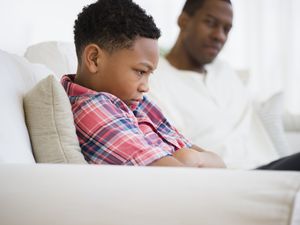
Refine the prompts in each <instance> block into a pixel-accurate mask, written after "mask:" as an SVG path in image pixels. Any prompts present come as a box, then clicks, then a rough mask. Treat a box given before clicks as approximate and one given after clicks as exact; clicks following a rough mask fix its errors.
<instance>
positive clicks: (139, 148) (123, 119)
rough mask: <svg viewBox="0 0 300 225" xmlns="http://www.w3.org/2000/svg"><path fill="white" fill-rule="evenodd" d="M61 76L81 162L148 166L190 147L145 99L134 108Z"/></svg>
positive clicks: (69, 77)
mask: <svg viewBox="0 0 300 225" xmlns="http://www.w3.org/2000/svg"><path fill="white" fill-rule="evenodd" d="M74 77H75V75H65V76H63V77H62V80H61V82H62V84H63V86H64V88H65V90H66V92H67V94H68V96H69V99H70V102H71V105H72V111H73V115H74V121H75V125H76V132H77V136H78V139H79V143H80V147H81V150H82V153H83V154H84V156H85V159H86V160H87V161H88V162H89V163H95V164H115V165H141V166H145V165H149V164H151V163H152V162H154V161H155V160H157V159H160V158H162V157H165V156H168V155H172V153H173V152H174V151H176V150H178V149H180V148H184V147H191V144H190V143H189V142H188V141H187V140H186V139H185V138H184V137H183V136H182V135H181V134H180V133H178V131H177V130H176V129H175V128H174V127H172V126H171V125H170V124H169V122H168V121H167V120H166V118H165V117H164V116H163V114H162V113H161V112H160V110H159V109H158V108H157V107H156V106H155V105H153V104H152V103H151V102H150V101H149V100H148V99H147V98H146V97H144V98H143V100H142V101H141V102H140V103H139V105H138V106H137V107H136V108H135V109H134V110H132V109H130V108H129V107H128V106H127V105H126V104H125V103H124V102H123V101H121V100H120V99H119V98H117V97H115V96H114V95H111V94H109V93H105V92H96V91H93V90H90V89H88V88H85V87H82V86H80V85H78V84H75V83H73V80H74Z"/></svg>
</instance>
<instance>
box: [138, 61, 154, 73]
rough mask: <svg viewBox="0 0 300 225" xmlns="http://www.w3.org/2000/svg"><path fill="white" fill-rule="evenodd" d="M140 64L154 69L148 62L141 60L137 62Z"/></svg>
mask: <svg viewBox="0 0 300 225" xmlns="http://www.w3.org/2000/svg"><path fill="white" fill-rule="evenodd" d="M139 64H140V65H143V66H145V67H147V68H148V69H149V70H151V71H152V70H154V68H153V67H152V66H151V65H150V64H148V63H146V62H141V63H139Z"/></svg>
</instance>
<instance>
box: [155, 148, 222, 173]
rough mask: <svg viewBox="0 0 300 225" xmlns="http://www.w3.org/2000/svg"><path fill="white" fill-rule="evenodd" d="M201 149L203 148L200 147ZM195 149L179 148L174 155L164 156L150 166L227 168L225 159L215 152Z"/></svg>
mask: <svg viewBox="0 0 300 225" xmlns="http://www.w3.org/2000/svg"><path fill="white" fill-rule="evenodd" d="M200 149H201V148H200ZM201 150H202V151H196V150H194V149H191V148H190V149H186V148H183V149H179V150H177V151H175V152H174V153H173V155H172V156H167V157H163V158H161V159H158V160H156V161H155V162H153V163H151V164H150V165H149V166H185V167H200V168H225V167H226V165H225V163H224V162H223V160H222V159H221V158H220V157H219V156H218V155H216V154H215V153H212V152H208V151H204V150H203V149H201Z"/></svg>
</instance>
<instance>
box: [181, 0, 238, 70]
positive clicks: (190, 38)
mask: <svg viewBox="0 0 300 225" xmlns="http://www.w3.org/2000/svg"><path fill="white" fill-rule="evenodd" d="M232 14H233V13H232V8H231V5H230V4H229V3H227V2H225V1H222V0H206V1H205V3H204V4H203V6H202V7H201V8H200V9H199V10H198V11H197V12H196V13H195V14H194V15H193V16H192V17H189V19H188V22H187V24H186V26H185V27H184V28H181V32H182V38H183V44H184V48H185V50H186V51H187V55H188V57H189V58H190V60H191V61H192V62H193V63H194V64H195V65H196V66H204V65H205V64H207V63H210V62H212V61H213V60H214V59H215V58H216V56H217V55H218V54H219V52H220V50H221V49H222V47H223V46H224V44H225V42H226V40H227V36H228V33H229V31H230V29H231V27H232V17H233V15H232Z"/></svg>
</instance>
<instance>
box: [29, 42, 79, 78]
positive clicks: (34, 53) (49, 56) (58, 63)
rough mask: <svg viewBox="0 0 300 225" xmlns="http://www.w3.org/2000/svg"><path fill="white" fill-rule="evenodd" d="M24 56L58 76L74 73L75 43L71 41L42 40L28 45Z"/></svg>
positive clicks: (75, 62) (75, 65)
mask: <svg viewBox="0 0 300 225" xmlns="http://www.w3.org/2000/svg"><path fill="white" fill-rule="evenodd" d="M24 56H25V58H27V59H28V60H29V61H30V62H33V63H40V64H43V65H46V66H47V67H48V68H50V69H51V70H52V71H53V72H54V74H55V75H56V76H57V77H58V78H60V77H61V76H62V75H64V74H75V73H76V70H77V56H76V50H75V45H74V44H73V43H71V42H57V41H52V42H42V43H39V44H35V45H32V46H29V47H28V48H27V50H26V52H25V55H24Z"/></svg>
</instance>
